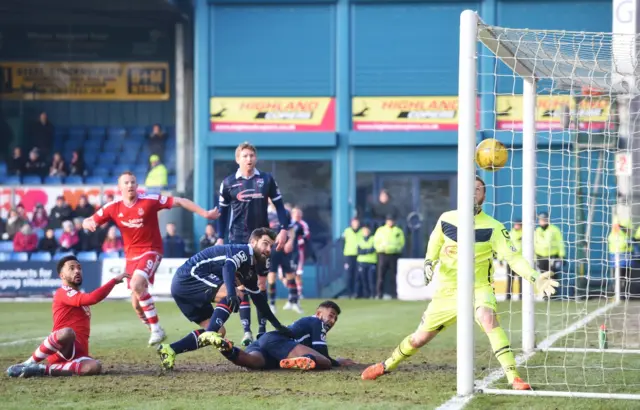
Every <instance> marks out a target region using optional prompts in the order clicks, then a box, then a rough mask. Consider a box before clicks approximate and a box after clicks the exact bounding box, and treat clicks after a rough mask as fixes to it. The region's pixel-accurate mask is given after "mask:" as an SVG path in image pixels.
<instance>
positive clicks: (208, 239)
mask: <svg viewBox="0 0 640 410" xmlns="http://www.w3.org/2000/svg"><path fill="white" fill-rule="evenodd" d="M217 240H218V235H216V230H215V229H214V227H213V225H211V224H207V227H206V228H205V229H204V235H202V237H201V238H200V251H203V250H205V249H207V248H210V247H212V246H213V245H215V244H216V241H217Z"/></svg>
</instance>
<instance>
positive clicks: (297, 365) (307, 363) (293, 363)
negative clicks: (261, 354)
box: [280, 357, 316, 370]
mask: <svg viewBox="0 0 640 410" xmlns="http://www.w3.org/2000/svg"><path fill="white" fill-rule="evenodd" d="M280 368H281V369H299V370H313V369H315V368H316V362H315V361H313V360H312V359H309V358H308V357H292V358H290V359H282V360H280Z"/></svg>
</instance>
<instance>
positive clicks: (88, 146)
mask: <svg viewBox="0 0 640 410" xmlns="http://www.w3.org/2000/svg"><path fill="white" fill-rule="evenodd" d="M101 146H102V142H100V141H87V142H85V143H84V147H83V148H84V152H100V147H101Z"/></svg>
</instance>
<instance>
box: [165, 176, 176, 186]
mask: <svg viewBox="0 0 640 410" xmlns="http://www.w3.org/2000/svg"><path fill="white" fill-rule="evenodd" d="M167 182H168V185H169V186H170V187H175V186H176V176H175V175H169V177H168V178H167Z"/></svg>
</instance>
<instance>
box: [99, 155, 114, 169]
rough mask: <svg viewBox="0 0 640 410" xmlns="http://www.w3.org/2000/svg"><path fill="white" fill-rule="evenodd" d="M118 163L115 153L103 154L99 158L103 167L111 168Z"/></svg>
mask: <svg viewBox="0 0 640 410" xmlns="http://www.w3.org/2000/svg"><path fill="white" fill-rule="evenodd" d="M115 162H116V154H114V153H113V152H103V153H102V154H101V155H100V156H99V157H98V164H100V165H102V166H111V165H113V164H114V163H115Z"/></svg>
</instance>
